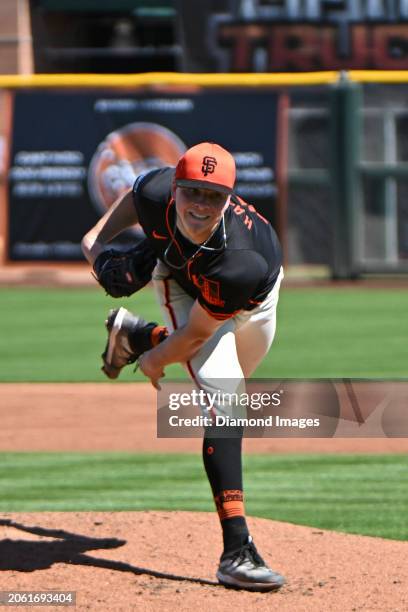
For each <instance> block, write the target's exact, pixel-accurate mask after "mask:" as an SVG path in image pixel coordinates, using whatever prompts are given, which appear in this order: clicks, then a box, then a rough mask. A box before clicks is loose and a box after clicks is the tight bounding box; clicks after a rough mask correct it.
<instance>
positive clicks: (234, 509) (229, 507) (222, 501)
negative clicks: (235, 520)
mask: <svg viewBox="0 0 408 612" xmlns="http://www.w3.org/2000/svg"><path fill="white" fill-rule="evenodd" d="M214 501H215V505H216V507H217V512H218V516H219V518H220V521H223V520H224V519H227V518H232V517H233V516H245V509H244V494H243V492H242V491H240V490H237V489H233V490H228V491H221V492H220V493H219V494H218V495H216V496H215V497H214Z"/></svg>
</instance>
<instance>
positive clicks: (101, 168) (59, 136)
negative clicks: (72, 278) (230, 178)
mask: <svg viewBox="0 0 408 612" xmlns="http://www.w3.org/2000/svg"><path fill="white" fill-rule="evenodd" d="M276 132H277V93H276V92H273V91H267V90H265V91H259V90H257V91H256V92H255V91H253V92H251V91H249V92H248V91H245V92H243V91H221V90H210V91H202V90H198V91H197V92H194V93H191V92H189V93H188V94H187V93H180V92H178V93H177V94H175V93H168V94H163V93H162V92H160V94H159V93H155V94H152V93H140V94H135V93H134V92H133V93H127V92H123V91H121V92H120V93H118V92H115V93H112V92H111V91H110V92H95V91H93V92H89V91H88V92H84V91H71V90H70V91H61V90H47V91H32V90H23V91H19V92H17V93H16V95H15V100H14V113H13V128H12V143H11V155H10V166H11V167H10V172H9V203H8V220H9V221H8V222H9V228H8V230H9V243H8V244H9V248H8V258H9V260H11V261H80V260H82V259H83V256H82V253H81V248H80V241H81V238H82V236H83V235H84V234H85V232H86V231H87V230H88V229H89V228H90V227H91V226H92V225H93V224H94V223H95V222H96V221H97V220H98V218H99V217H100V216H102V215H103V214H104V212H106V210H107V209H108V208H109V207H110V206H111V205H112V203H113V202H114V201H115V200H116V199H117V198H118V197H119V196H120V195H121V193H123V192H124V191H126V189H128V188H129V187H131V186H132V185H133V183H134V181H135V179H136V177H137V176H138V175H139V174H140V173H141V172H145V171H146V170H148V169H150V168H152V169H153V168H157V167H161V166H172V165H175V164H176V163H177V160H178V159H179V157H180V156H181V155H182V154H183V152H184V151H185V150H186V149H187V148H188V147H190V146H192V145H194V144H196V143H198V142H202V141H204V140H210V141H215V142H218V143H219V144H221V145H222V146H224V147H225V148H227V149H228V150H230V151H231V152H232V154H233V155H234V157H235V161H236V165H237V183H236V192H237V194H238V195H239V196H241V197H242V198H244V199H245V200H246V201H248V202H250V203H251V204H254V205H255V206H256V207H257V208H258V209H259V211H260V212H261V213H262V214H264V215H265V216H267V217H268V218H269V219H270V220H271V221H272V222H273V221H274V215H275V206H274V202H275V197H276V176H275V174H276ZM140 235H141V230H140V228H138V227H135V228H132V229H131V230H129V231H128V232H126V233H125V234H124V236H121V239H120V244H122V245H124V246H128V245H129V244H130V243H132V242H134V240H135V238H137V237H138V236H139V237H140ZM115 244H116V246H117V244H118V243H115Z"/></svg>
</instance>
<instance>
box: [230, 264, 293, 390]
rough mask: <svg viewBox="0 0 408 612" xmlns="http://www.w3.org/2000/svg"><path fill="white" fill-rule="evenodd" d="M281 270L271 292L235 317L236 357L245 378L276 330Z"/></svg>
mask: <svg viewBox="0 0 408 612" xmlns="http://www.w3.org/2000/svg"><path fill="white" fill-rule="evenodd" d="M282 279H283V272H281V274H280V275H279V277H278V280H277V281H276V283H275V285H274V287H273V289H272V291H271V293H270V294H269V295H268V297H267V298H266V300H265V301H264V302H262V304H260V305H259V306H258V307H257V308H256V309H255V310H253V311H250V313H244V314H240V315H238V316H237V317H235V320H236V324H237V327H236V331H235V340H236V346H237V354H238V359H239V362H240V364H241V367H242V371H243V373H244V375H245V378H249V377H250V376H251V375H252V374H253V373H254V371H255V369H256V368H257V367H258V365H259V364H260V363H261V361H262V360H263V359H264V357H265V355H266V354H267V353H268V351H269V349H270V347H271V345H272V342H273V339H274V337H275V332H276V310H277V305H278V300H279V289H280V284H281V281H282Z"/></svg>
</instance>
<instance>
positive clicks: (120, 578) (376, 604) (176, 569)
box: [0, 512, 408, 612]
mask: <svg viewBox="0 0 408 612" xmlns="http://www.w3.org/2000/svg"><path fill="white" fill-rule="evenodd" d="M249 525H250V529H251V532H252V534H253V536H254V539H255V541H256V542H257V544H258V547H259V549H260V552H261V553H262V555H263V556H264V557H265V558H266V560H267V561H268V562H269V563H270V565H271V566H272V567H273V568H274V569H276V570H278V571H280V572H282V573H283V574H284V575H285V576H286V579H287V584H286V585H285V586H284V587H283V588H282V590H281V591H279V592H277V593H268V594H260V593H248V592H244V591H232V590H228V589H225V588H224V587H222V586H220V585H218V584H217V583H216V581H215V576H214V574H215V570H216V566H217V562H218V557H219V554H220V552H221V536H220V530H219V526H218V519H217V516H216V514H215V512H214V514H212V513H188V512H118V513H101V512H96V513H90V512H87V513H80V512H72V513H66V512H64V513H58V512H54V513H35V514H34V513H6V514H4V513H3V514H1V515H0V590H3V591H4V590H7V591H16V590H20V591H21V590H25V591H44V590H52V589H55V590H59V591H76V598H77V599H76V601H77V604H76V605H77V609H79V610H112V611H115V612H116V611H120V610H137V611H138V612H139V611H147V610H149V611H150V610H155V611H159V612H161V611H164V610H166V611H167V610H169V611H170V610H174V609H177V610H178V612H182V611H189V612H190V611H191V610H194V609H196V610H204V609H210V610H215V611H217V610H225V609H227V608H226V606H228V609H230V608H232V609H235V610H252V609H256V610H271V609H276V610H279V611H280V612H282V611H283V612H285V611H288V612H293V611H294V610H296V612H301V611H313V612H319V611H322V612H323V611H324V612H326V611H327V610H330V611H331V612H336V611H339V612H340V611H341V612H345V611H352V610H381V611H382V612H388V611H389V612H391V611H393V612H395V611H396V610H406V609H407V608H408V594H407V590H406V584H407V581H408V565H407V563H406V558H407V553H408V544H407V543H405V542H394V541H390V540H381V539H379V538H368V537H362V536H354V535H346V534H340V533H333V532H329V531H322V530H317V529H313V528H309V527H299V526H295V525H290V524H288V523H278V522H275V521H268V520H265V519H255V518H250V519H249ZM47 608H48V607H42V609H47ZM20 609H27V610H32V607H30V608H28V607H27V608H26V607H23V608H22V607H20ZM48 609H49V608H48ZM53 609H55V608H53ZM68 609H70V608H68ZM71 609H72V608H71Z"/></svg>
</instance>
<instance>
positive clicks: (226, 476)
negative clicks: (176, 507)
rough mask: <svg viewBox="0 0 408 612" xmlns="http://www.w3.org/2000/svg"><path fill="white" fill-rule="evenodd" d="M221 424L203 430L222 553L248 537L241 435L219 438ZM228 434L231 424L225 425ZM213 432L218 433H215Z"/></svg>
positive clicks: (239, 429)
mask: <svg viewBox="0 0 408 612" xmlns="http://www.w3.org/2000/svg"><path fill="white" fill-rule="evenodd" d="M220 429H221V428H220V427H217V428H215V429H214V428H210V427H208V428H207V429H206V430H205V437H204V440H203V461H204V466H205V470H206V472H207V477H208V480H209V482H210V485H211V489H212V492H213V495H214V500H215V504H216V507H217V511H218V516H219V518H220V521H221V527H222V534H223V540H224V553H226V552H230V551H232V550H237V549H238V548H240V547H241V546H242V545H243V544H245V542H246V541H247V539H248V527H247V524H246V520H245V510H244V503H243V486H242V460H241V455H242V435H243V429H242V428H236V431H234V433H235V434H236V437H231V436H230V437H228V438H222V437H219V436H220ZM226 431H227V432H228V434H231V433H232V428H230V427H229V428H227V430H226ZM215 433H216V434H217V435H215Z"/></svg>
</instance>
